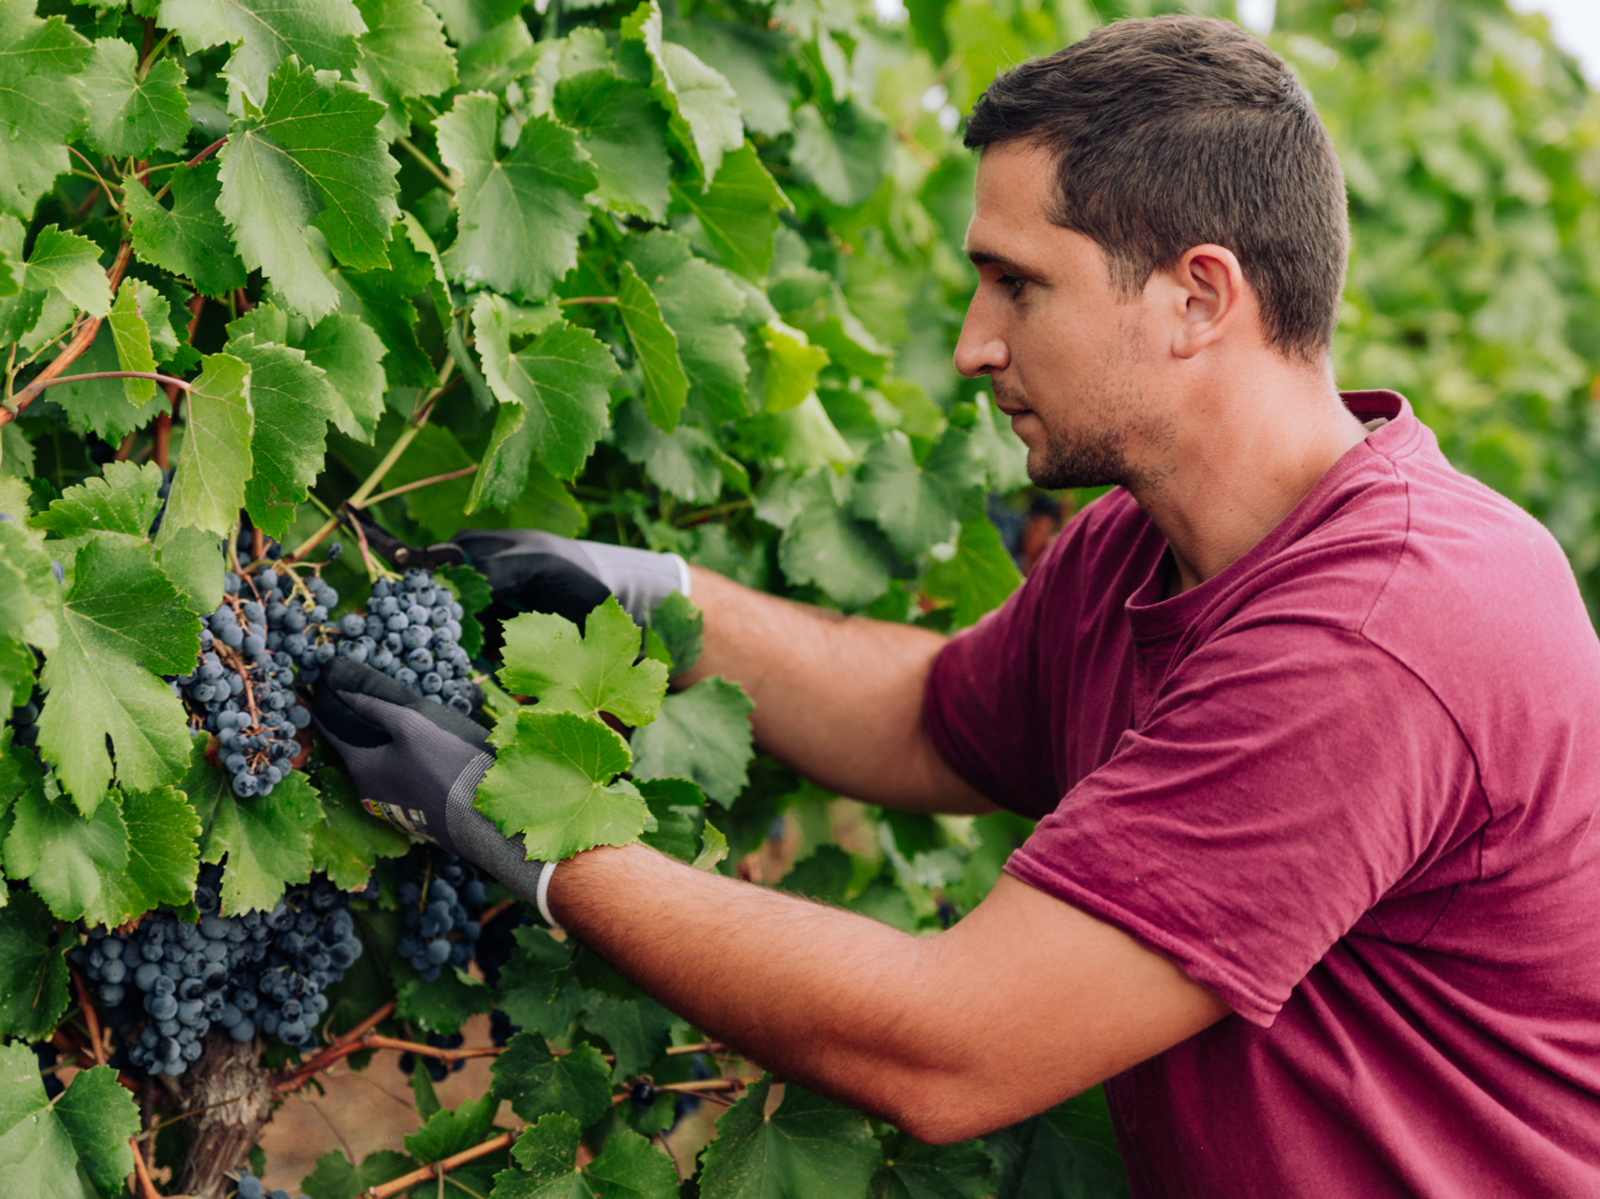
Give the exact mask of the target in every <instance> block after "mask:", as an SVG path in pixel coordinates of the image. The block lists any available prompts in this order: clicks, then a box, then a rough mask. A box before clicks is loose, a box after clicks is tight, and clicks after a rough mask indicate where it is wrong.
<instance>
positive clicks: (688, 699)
mask: <svg viewBox="0 0 1600 1199" xmlns="http://www.w3.org/2000/svg"><path fill="white" fill-rule="evenodd" d="M754 710H755V705H754V704H753V703H752V702H751V701H750V697H749V696H747V695H746V694H745V693H744V689H743V688H742V687H740V686H739V684H737V683H730V682H728V681H727V680H725V679H721V678H716V677H712V678H709V679H701V680H700V681H699V682H698V683H696V684H695V685H694V686H693V687H690V688H688V689H687V690H685V691H678V692H675V693H673V694H672V695H669V696H667V698H666V700H665V701H664V702H663V703H662V705H661V714H660V715H659V716H657V717H656V719H655V723H653V724H649V725H646V726H645V727H644V728H642V729H639V730H638V731H637V732H635V733H634V735H633V752H634V757H635V760H634V764H633V776H634V777H635V778H637V779H659V778H675V779H688V780H690V781H691V782H693V783H695V784H697V785H698V786H699V787H700V789H701V790H702V791H704V792H705V793H706V794H707V795H708V796H710V797H711V798H712V799H714V800H716V801H717V802H718V803H720V804H721V805H722V806H723V807H727V806H728V805H730V804H731V803H733V801H734V800H735V799H736V798H737V797H738V795H739V793H740V792H741V791H743V790H744V787H745V783H747V782H748V781H749V767H750V759H751V758H752V757H753V756H754V752H755V751H754V749H753V737H752V733H751V730H750V713H751V712H753V711H754ZM534 856H538V855H534Z"/></svg>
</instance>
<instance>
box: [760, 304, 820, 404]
mask: <svg viewBox="0 0 1600 1199" xmlns="http://www.w3.org/2000/svg"><path fill="white" fill-rule="evenodd" d="M757 332H758V334H759V336H760V338H761V344H762V346H763V348H765V350H766V352H767V355H766V363H765V368H766V369H765V371H764V373H763V378H762V383H763V393H764V394H763V396H762V403H761V407H762V410H763V411H765V412H787V411H788V410H789V409H791V408H794V407H796V406H797V405H799V404H800V403H802V402H803V401H804V400H805V398H806V397H807V396H808V395H810V394H811V393H812V392H813V391H815V390H816V387H817V372H818V371H820V370H821V369H822V368H823V367H825V366H827V365H828V351H827V350H824V349H823V348H822V347H821V346H814V345H812V344H811V343H810V341H809V340H808V339H807V338H806V335H805V334H804V333H802V332H801V331H800V330H799V329H793V328H790V327H789V326H788V325H786V324H784V323H783V322H782V321H768V322H767V323H766V324H764V325H762V326H761V328H760V329H759V330H758V331H757Z"/></svg>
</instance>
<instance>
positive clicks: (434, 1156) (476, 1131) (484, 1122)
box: [405, 1092, 500, 1162]
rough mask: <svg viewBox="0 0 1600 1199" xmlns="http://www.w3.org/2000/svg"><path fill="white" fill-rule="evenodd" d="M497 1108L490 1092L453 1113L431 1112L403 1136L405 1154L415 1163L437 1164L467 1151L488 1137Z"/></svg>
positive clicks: (443, 1111)
mask: <svg viewBox="0 0 1600 1199" xmlns="http://www.w3.org/2000/svg"><path fill="white" fill-rule="evenodd" d="M499 1105H500V1100H499V1099H498V1098H497V1097H496V1096H495V1095H494V1094H493V1093H492V1092H491V1093H488V1094H485V1095H482V1096H479V1098H478V1099H477V1100H471V1099H469V1100H467V1101H466V1102H465V1103H463V1104H462V1105H461V1106H460V1107H458V1108H456V1110H455V1111H453V1112H452V1111H446V1110H443V1109H441V1110H439V1111H437V1112H434V1113H433V1115H431V1116H429V1117H428V1119H427V1122H426V1123H424V1124H423V1126H422V1127H421V1128H419V1129H417V1131H416V1132H413V1133H410V1134H408V1135H407V1136H406V1138H405V1146H406V1152H407V1153H409V1154H410V1155H411V1156H412V1157H413V1158H415V1159H416V1160H417V1161H419V1162H437V1161H443V1160H444V1159H445V1158H447V1157H452V1156H454V1155H455V1154H457V1153H460V1152H461V1151H462V1150H463V1149H471V1148H472V1147H473V1146H474V1145H476V1144H478V1143H479V1142H480V1141H483V1140H485V1139H486V1138H487V1137H488V1135H489V1130H490V1129H491V1128H493V1127H494V1113H495V1109H496V1108H497V1107H499Z"/></svg>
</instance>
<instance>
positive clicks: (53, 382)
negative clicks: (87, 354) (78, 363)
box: [39, 371, 189, 391]
mask: <svg viewBox="0 0 1600 1199" xmlns="http://www.w3.org/2000/svg"><path fill="white" fill-rule="evenodd" d="M90 379H153V380H155V381H156V382H157V383H161V384H164V385H165V386H167V387H181V388H183V390H184V391H188V390H189V384H188V383H187V382H185V381H184V380H182V379H175V378H173V377H172V376H171V375H158V374H156V373H155V372H154V371H90V372H89V373H88V374H86V375H63V376H61V377H60V378H58V379H48V380H46V381H45V382H44V383H43V384H41V385H40V386H39V390H40V391H43V390H44V389H45V388H46V387H58V386H60V385H61V384H62V383H86V382H88V381H89V380H90Z"/></svg>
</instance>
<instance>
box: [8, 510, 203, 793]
mask: <svg viewBox="0 0 1600 1199" xmlns="http://www.w3.org/2000/svg"><path fill="white" fill-rule="evenodd" d="M177 599H178V593H177V591H176V590H175V589H174V588H173V586H172V584H171V583H169V582H168V581H167V577H166V576H165V575H164V574H162V573H161V569H160V567H158V566H157V565H156V563H155V559H154V557H153V556H152V555H151V553H150V550H149V548H148V547H144V546H133V545H128V544H125V543H122V544H119V543H118V542H116V541H114V540H112V539H109V538H95V539H93V540H91V541H89V542H88V543H87V544H86V545H85V546H84V547H83V548H82V549H81V550H79V551H78V559H77V564H76V568H75V571H74V575H73V580H72V589H71V590H70V591H69V592H68V593H67V595H66V597H65V599H64V601H63V604H62V610H61V614H60V617H59V625H60V634H61V641H60V645H59V646H58V647H57V649H56V652H55V653H53V654H51V655H50V657H49V659H48V660H47V661H46V662H45V668H44V674H43V676H42V683H43V685H44V688H45V690H46V691H48V692H49V695H48V696H47V698H46V700H45V705H44V712H43V714H42V715H41V716H40V717H39V750H40V752H41V753H42V754H43V755H44V757H45V758H46V759H47V760H49V761H50V762H51V763H53V764H54V765H55V768H56V772H57V774H58V776H59V777H60V779H61V781H62V783H63V785H64V786H65V787H66V788H67V790H68V791H70V792H71V793H72V796H73V798H74V799H75V800H76V801H77V804H78V808H79V810H80V811H82V812H84V813H85V814H86V815H90V814H92V813H93V812H94V809H95V806H96V805H97V804H98V803H99V802H100V796H101V795H102V794H103V793H104V791H105V788H106V783H107V782H108V781H109V779H110V777H111V762H110V760H109V759H108V758H107V757H106V739H107V738H108V737H109V738H110V740H111V744H112V747H113V749H114V751H115V753H116V755H117V777H118V778H119V779H120V780H121V782H122V784H123V785H124V786H125V787H130V788H135V789H144V788H149V787H159V786H161V785H163V784H164V783H167V782H169V781H171V780H172V779H175V778H177V777H178V775H180V774H182V773H183V769H184V766H185V764H186V763H187V762H188V760H189V733H188V728H187V725H186V722H185V719H184V713H183V705H182V704H180V703H179V702H178V697H177V696H175V695H173V694H172V690H171V688H169V687H168V686H167V685H166V684H165V683H163V682H162V681H161V679H160V678H159V677H158V676H159V675H162V674H182V673H183V672H184V671H186V670H191V669H193V667H194V661H195V656H196V654H198V653H199V649H200V622H199V621H198V620H196V619H195V617H194V616H193V615H192V614H190V613H188V612H186V611H184V610H183V607H182V605H180V604H179V603H177V602H176V601H177Z"/></svg>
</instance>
